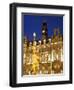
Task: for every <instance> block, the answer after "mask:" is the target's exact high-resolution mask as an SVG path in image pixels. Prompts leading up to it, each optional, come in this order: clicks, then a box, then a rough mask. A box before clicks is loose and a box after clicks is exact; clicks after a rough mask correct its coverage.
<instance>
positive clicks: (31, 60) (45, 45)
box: [22, 22, 63, 75]
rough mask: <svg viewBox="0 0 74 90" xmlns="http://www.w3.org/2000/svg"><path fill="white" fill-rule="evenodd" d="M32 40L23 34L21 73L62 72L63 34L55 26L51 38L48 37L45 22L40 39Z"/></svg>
mask: <svg viewBox="0 0 74 90" xmlns="http://www.w3.org/2000/svg"><path fill="white" fill-rule="evenodd" d="M36 37H37V36H36V33H35V32H34V33H33V41H29V40H28V38H27V37H26V36H25V37H24V39H23V70H22V71H23V75H37V74H56V73H57V74H58V73H63V36H62V35H61V33H60V30H59V28H55V29H54V32H53V35H52V37H51V38H49V37H48V29H47V23H45V22H44V23H43V24H42V39H41V40H36Z"/></svg>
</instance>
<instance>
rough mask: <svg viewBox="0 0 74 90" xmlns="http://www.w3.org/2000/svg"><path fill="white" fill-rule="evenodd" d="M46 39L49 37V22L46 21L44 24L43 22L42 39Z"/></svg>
mask: <svg viewBox="0 0 74 90" xmlns="http://www.w3.org/2000/svg"><path fill="white" fill-rule="evenodd" d="M44 39H46V40H47V39H48V30H47V23H46V22H44V23H43V24H42V40H44Z"/></svg>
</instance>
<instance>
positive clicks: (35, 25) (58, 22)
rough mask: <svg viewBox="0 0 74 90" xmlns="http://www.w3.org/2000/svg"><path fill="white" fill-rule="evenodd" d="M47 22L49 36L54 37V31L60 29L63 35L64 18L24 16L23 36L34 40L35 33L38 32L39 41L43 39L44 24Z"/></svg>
mask: <svg viewBox="0 0 74 90" xmlns="http://www.w3.org/2000/svg"><path fill="white" fill-rule="evenodd" d="M44 21H46V23H47V28H48V36H49V37H51V36H52V35H53V29H54V28H59V29H60V32H61V34H63V16H58V15H57V16H53V15H49V16H48V15H47V16H46V15H43V16H42V15H25V14H24V15H23V31H24V33H23V35H25V36H27V37H28V39H29V40H33V32H36V35H37V39H41V29H42V27H41V26H42V23H43V22H44Z"/></svg>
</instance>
